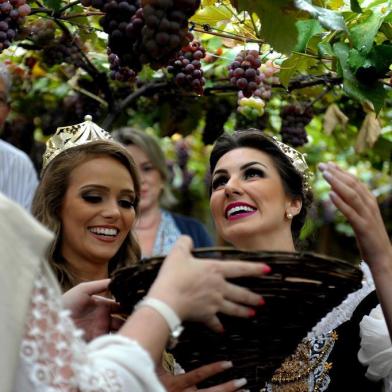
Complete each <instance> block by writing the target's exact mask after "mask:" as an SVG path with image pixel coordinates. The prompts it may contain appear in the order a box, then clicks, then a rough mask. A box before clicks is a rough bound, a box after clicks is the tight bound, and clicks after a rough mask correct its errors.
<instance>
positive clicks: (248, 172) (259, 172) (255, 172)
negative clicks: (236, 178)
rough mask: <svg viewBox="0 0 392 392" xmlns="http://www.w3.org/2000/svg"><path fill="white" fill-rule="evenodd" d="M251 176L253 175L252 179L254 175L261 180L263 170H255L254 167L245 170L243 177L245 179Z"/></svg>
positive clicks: (263, 175) (263, 174)
mask: <svg viewBox="0 0 392 392" xmlns="http://www.w3.org/2000/svg"><path fill="white" fill-rule="evenodd" d="M252 174H253V176H252V177H254V176H255V175H256V176H258V177H261V178H264V177H265V173H264V171H263V170H260V169H256V168H254V167H251V168H249V169H246V170H245V173H244V177H245V178H247V177H249V176H251V175H252Z"/></svg>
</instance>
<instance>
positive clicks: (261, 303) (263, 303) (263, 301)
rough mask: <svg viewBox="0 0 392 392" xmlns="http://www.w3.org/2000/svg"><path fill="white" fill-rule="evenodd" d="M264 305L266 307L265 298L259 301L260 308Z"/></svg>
mask: <svg viewBox="0 0 392 392" xmlns="http://www.w3.org/2000/svg"><path fill="white" fill-rule="evenodd" d="M262 305H265V299H264V298H263V297H261V298H260V299H259V303H258V306H262Z"/></svg>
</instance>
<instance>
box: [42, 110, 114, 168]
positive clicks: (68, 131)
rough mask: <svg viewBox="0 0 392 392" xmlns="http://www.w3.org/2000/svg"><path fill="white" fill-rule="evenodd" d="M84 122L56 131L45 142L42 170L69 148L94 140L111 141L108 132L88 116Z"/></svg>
mask: <svg viewBox="0 0 392 392" xmlns="http://www.w3.org/2000/svg"><path fill="white" fill-rule="evenodd" d="M84 120H85V121H84V122H82V123H80V124H75V125H70V126H67V127H59V128H57V129H56V132H55V134H54V135H53V136H51V137H50V138H49V140H48V141H47V142H46V150H45V153H44V155H43V157H42V158H43V164H42V170H45V168H46V167H47V166H48V164H49V163H50V162H51V161H52V160H53V159H54V158H55V157H57V155H59V154H60V153H62V152H63V151H65V150H68V149H69V148H72V147H77V146H81V145H82V144H86V143H89V142H92V141H95V140H112V139H113V138H112V136H111V135H110V133H109V132H106V131H105V130H104V129H102V128H101V127H99V126H98V125H97V124H95V123H94V122H93V121H92V117H91V116H90V115H87V116H85V117H84Z"/></svg>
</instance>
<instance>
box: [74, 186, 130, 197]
mask: <svg viewBox="0 0 392 392" xmlns="http://www.w3.org/2000/svg"><path fill="white" fill-rule="evenodd" d="M92 188H94V189H100V190H103V191H108V190H109V188H108V187H106V186H104V185H99V184H88V185H84V186H82V187H81V188H80V190H81V191H84V190H88V189H92ZM120 193H123V194H129V195H132V196H134V195H135V191H134V190H133V189H121V191H120Z"/></svg>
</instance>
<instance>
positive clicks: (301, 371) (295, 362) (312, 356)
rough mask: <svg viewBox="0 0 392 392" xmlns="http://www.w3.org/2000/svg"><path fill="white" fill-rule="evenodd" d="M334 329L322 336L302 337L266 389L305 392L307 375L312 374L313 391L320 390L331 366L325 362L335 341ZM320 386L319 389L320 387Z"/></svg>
mask: <svg viewBox="0 0 392 392" xmlns="http://www.w3.org/2000/svg"><path fill="white" fill-rule="evenodd" d="M337 339H338V334H337V333H336V331H332V332H331V333H330V334H328V335H326V336H325V337H322V338H316V339H304V340H303V341H302V342H301V343H300V344H299V345H298V346H297V349H296V351H295V353H294V354H293V355H291V356H290V357H288V358H287V359H286V360H285V361H284V362H283V363H282V365H281V367H280V368H279V369H277V370H276V371H275V373H274V375H273V377H272V380H271V383H270V385H269V388H268V389H267V390H268V391H271V392H307V391H309V382H310V381H309V376H310V375H311V373H314V375H313V378H314V380H313V383H314V384H313V386H314V388H313V391H315V392H317V391H321V390H324V389H323V385H324V383H325V381H326V379H327V377H328V372H329V371H330V370H331V368H332V363H330V362H326V360H327V358H328V356H329V354H330V352H331V350H332V347H333V345H334V344H335V341H336V340H337ZM320 388H321V389H320Z"/></svg>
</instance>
